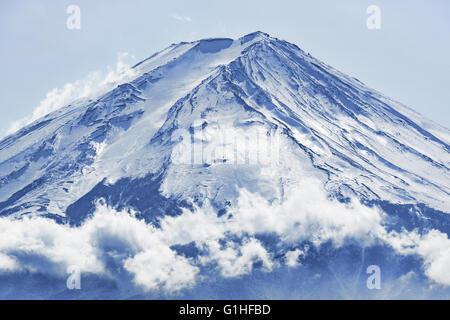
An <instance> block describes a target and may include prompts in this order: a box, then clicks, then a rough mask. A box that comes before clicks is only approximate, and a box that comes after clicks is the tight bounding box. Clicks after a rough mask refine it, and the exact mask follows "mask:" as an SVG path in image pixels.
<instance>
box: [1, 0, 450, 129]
mask: <svg viewBox="0 0 450 320" xmlns="http://www.w3.org/2000/svg"><path fill="white" fill-rule="evenodd" d="M70 4H76V5H78V6H79V7H80V8H81V29H80V30H69V29H68V28H67V27H66V20H67V18H68V16H69V15H68V14H67V13H66V9H67V7H68V5H70ZM372 4H375V5H378V6H379V7H380V8H381V30H369V29H367V27H366V19H367V17H368V15H367V14H366V9H367V7H368V6H369V5H372ZM256 30H261V31H264V32H267V33H269V34H270V35H272V36H275V37H278V38H282V39H284V40H288V41H290V42H293V43H296V44H297V45H298V46H300V47H301V48H302V49H304V50H305V51H308V52H310V53H311V54H312V55H313V56H315V57H317V58H319V59H321V60H322V61H324V62H326V63H328V64H330V65H332V66H334V67H336V68H337V69H339V70H341V71H343V72H345V73H347V74H349V75H351V76H354V77H356V78H358V79H359V80H361V81H362V82H364V83H366V84H367V85H369V86H370V87H372V88H374V89H377V90H379V91H381V92H382V93H384V94H386V95H388V96H390V97H392V98H394V99H396V100H398V101H400V102H403V103H404V104H406V105H408V106H410V107H411V108H413V109H415V110H416V111H418V112H420V113H422V114H423V115H425V116H427V117H428V118H431V119H433V120H435V121H436V122H438V123H440V124H442V125H445V126H446V127H450V102H449V101H450V80H449V77H450V1H447V0H433V1H425V0H423V1H418V0H417V1H411V0H409V1H408V0H404V1H400V0H397V1H392V0H384V1H380V0H378V1H377V0H371V1H365V0H358V1H356V0H355V1H350V0H348V1H344V0H343V1H336V0H327V1H325V0H322V1H320V0H319V1H318V0H315V1H298V0H297V1H281V0H278V1H261V0H258V1H249V0H227V1H211V0H210V1H206V0H205V1H195V0H190V1H169V0H167V1H143V0H115V1H114V0H71V1H65V0H59V1H55V0H46V1H44V0H26V1H25V0H1V1H0V39H1V50H0V67H1V72H2V73H1V77H0V82H1V83H0V88H1V91H0V108H1V120H0V132H1V131H4V130H5V129H7V128H8V127H9V126H10V124H11V123H12V122H13V121H14V120H18V119H20V118H23V117H26V116H29V114H30V113H31V112H32V111H33V110H34V109H35V108H36V106H37V105H39V102H40V101H41V100H42V99H43V98H44V97H45V95H46V93H47V92H49V91H50V90H51V89H53V88H60V87H62V86H64V84H66V83H70V82H74V81H76V80H79V79H83V78H85V77H86V76H87V74H88V73H89V72H91V71H96V70H106V68H107V66H113V65H114V64H115V63H116V60H117V55H118V53H120V52H128V53H130V54H131V55H133V56H134V57H136V61H130V63H131V62H137V61H139V60H142V59H144V58H146V57H147V56H150V55H151V54H152V53H154V52H155V51H157V50H161V49H163V48H165V47H167V46H168V45H170V44H171V43H174V42H180V41H191V40H196V39H199V38H205V37H232V38H236V37H240V36H242V35H244V34H247V33H250V32H253V31H256Z"/></svg>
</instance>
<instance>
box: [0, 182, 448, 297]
mask: <svg viewBox="0 0 450 320" xmlns="http://www.w3.org/2000/svg"><path fill="white" fill-rule="evenodd" d="M320 190H323V189H322V188H321V186H320V183H319V182H318V181H315V180H311V179H306V180H304V181H303V183H302V184H300V185H298V186H297V187H296V188H295V189H293V190H291V193H290V197H288V200H287V201H285V202H284V203H282V204H275V203H274V204H269V203H268V202H267V201H266V200H264V199H263V198H261V197H260V196H258V195H255V194H251V193H249V192H247V191H245V190H242V193H241V196H240V198H239V201H238V205H237V207H236V208H233V209H231V210H230V212H229V213H228V214H225V215H222V216H220V217H218V216H217V214H216V212H215V211H214V210H213V209H212V208H211V207H210V206H209V205H208V204H205V205H204V206H203V207H202V208H196V210H194V212H190V211H187V210H185V211H184V212H183V214H181V215H179V216H176V217H170V216H166V217H164V218H162V219H161V221H160V227H158V228H157V227H155V226H153V225H151V224H146V223H145V222H144V221H142V220H137V219H136V218H135V217H134V214H133V213H131V214H130V213H128V212H126V211H124V212H116V211H115V210H113V209H111V208H108V207H105V206H99V207H98V208H97V210H96V212H95V213H94V215H93V217H92V218H90V219H88V220H86V221H85V222H84V224H83V225H81V226H80V227H69V226H68V225H60V224H57V223H55V222H54V221H53V220H49V219H44V218H25V219H23V220H11V219H9V218H0V233H1V234H2V235H4V236H2V237H1V238H0V271H2V272H12V271H14V270H16V271H17V270H24V269H25V270H30V271H32V272H42V273H46V274H53V275H54V276H55V277H64V276H66V274H65V270H66V269H67V266H69V265H77V266H78V267H80V269H81V271H82V272H84V273H95V274H99V275H103V276H105V277H109V278H113V279H114V278H115V277H120V276H121V274H123V273H128V274H129V275H131V277H132V279H133V282H134V285H135V286H136V287H139V288H141V289H142V290H144V291H151V290H163V291H165V292H169V293H171V292H177V291H179V290H182V289H184V288H189V287H192V286H194V285H196V284H197V283H198V281H200V279H203V276H202V274H201V270H202V268H204V267H208V268H210V267H212V268H213V270H216V271H217V273H218V274H220V275H221V276H222V277H224V278H232V277H238V276H241V275H245V274H250V273H251V272H252V271H253V270H254V268H255V263H257V265H258V267H259V268H261V269H262V270H263V271H266V272H269V271H271V270H273V269H274V268H277V267H278V266H279V264H280V263H283V262H284V263H285V264H286V265H287V266H288V267H296V266H299V261H298V260H299V257H300V256H305V255H307V251H306V250H300V249H296V250H290V251H289V250H288V249H286V252H284V259H282V260H281V261H275V259H274V257H273V253H272V252H270V251H269V250H268V249H267V248H265V247H264V245H263V243H262V242H261V241H259V240H258V239H257V236H258V235H261V234H273V235H276V236H277V237H278V238H279V239H280V243H279V245H280V246H279V248H283V245H286V246H284V247H286V248H287V247H292V246H291V245H292V244H299V243H301V242H302V241H304V240H310V241H312V242H313V243H314V244H315V245H320V244H321V243H324V242H326V241H332V242H333V243H334V245H335V246H337V247H338V246H341V245H343V244H344V243H345V242H346V240H347V239H356V240H357V241H358V242H359V243H361V245H370V244H373V243H374V242H375V241H382V242H384V243H387V244H389V245H390V246H392V247H393V248H394V249H395V250H396V251H397V252H398V253H399V254H417V255H419V256H421V257H422V258H423V260H424V271H425V274H426V275H427V276H428V277H429V278H430V279H431V280H433V281H435V282H437V283H440V284H444V285H450V277H449V273H448V272H447V271H448V267H447V266H448V265H449V263H450V249H449V248H450V240H449V239H448V237H447V235H445V234H443V233H441V232H439V231H436V230H433V231H430V232H429V233H427V234H425V235H419V234H418V233H417V232H406V231H403V232H400V233H398V232H388V231H387V230H386V229H385V228H384V227H383V213H382V212H381V211H380V210H378V209H376V208H368V207H365V206H363V205H361V204H360V203H359V202H357V201H353V202H352V203H350V204H343V203H339V202H336V201H330V200H329V199H327V198H326V195H325V192H322V191H320ZM189 243H194V244H195V246H196V247H197V248H198V249H199V252H200V254H199V256H198V257H197V258H195V259H194V258H186V257H184V256H182V255H180V254H177V252H176V251H174V250H172V246H173V245H186V244H189ZM108 259H113V260H114V261H115V263H114V265H116V266H120V268H121V270H123V272H122V273H121V272H117V270H111V269H109V267H108V263H106V261H107V260H108ZM118 280H120V279H118Z"/></svg>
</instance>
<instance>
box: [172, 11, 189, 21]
mask: <svg viewBox="0 0 450 320" xmlns="http://www.w3.org/2000/svg"><path fill="white" fill-rule="evenodd" d="M170 17H171V18H172V19H175V20H178V21H181V22H192V18H191V17H189V16H185V15H180V14H178V13H172V14H171V15H170Z"/></svg>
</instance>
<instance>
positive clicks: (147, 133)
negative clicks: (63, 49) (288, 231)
mask: <svg viewBox="0 0 450 320" xmlns="http://www.w3.org/2000/svg"><path fill="white" fill-rule="evenodd" d="M134 69H135V72H136V74H137V76H136V78H135V79H134V80H132V81H130V82H128V83H124V84H122V85H119V86H118V87H117V88H116V89H114V90H112V91H111V92H108V93H106V94H103V95H101V96H99V97H92V98H90V99H85V100H81V101H77V102H75V103H73V104H71V105H69V106H65V107H63V108H61V109H59V110H58V111H56V112H53V113H51V114H49V115H47V116H45V117H44V118H43V119H40V120H38V121H36V122H35V123H33V124H31V125H29V126H27V127H25V128H24V129H22V130H20V131H19V132H17V133H16V134H13V135H11V136H9V137H7V138H6V139H4V140H3V141H1V142H0V150H1V153H0V214H1V215H3V216H6V215H8V216H10V215H12V216H21V215H30V214H31V215H45V216H51V217H53V218H55V219H57V220H58V221H69V222H71V223H75V224H79V223H81V222H82V221H83V219H84V218H85V217H86V216H88V215H89V214H90V213H92V211H93V209H94V203H95V200H96V199H99V198H105V199H107V201H108V203H110V204H112V205H114V206H116V207H119V208H124V207H133V208H136V209H139V210H140V212H141V213H142V215H143V216H144V217H145V218H146V219H149V220H152V219H153V217H154V216H158V215H164V214H177V212H179V207H186V206H187V207H191V206H192V205H193V204H195V203H197V204H201V203H203V201H204V200H205V199H209V200H211V201H212V202H213V203H214V205H215V207H216V208H217V210H219V211H220V210H222V211H220V212H223V210H226V208H227V207H229V206H232V205H233V204H234V203H235V202H234V201H235V200H236V198H237V196H238V194H239V190H240V189H242V188H245V189H247V190H250V191H252V192H256V193H259V194H261V195H262V196H263V197H264V198H266V199H268V200H270V201H281V202H282V201H283V194H284V193H285V192H286V190H287V189H289V187H290V185H292V184H295V183H296V182H298V181H300V180H302V179H303V178H304V177H305V176H315V177H318V178H319V179H320V180H321V181H322V182H323V186H324V188H325V189H326V190H327V192H328V193H329V195H330V196H331V197H337V198H338V199H340V200H342V201H345V200H346V199H347V198H348V197H353V196H356V197H358V198H360V199H361V200H362V201H367V202H370V201H387V202H389V203H392V204H413V205H416V204H423V205H425V206H427V207H429V208H433V209H435V210H439V211H443V212H448V208H450V196H449V195H450V194H449V193H450V185H449V183H448V182H449V181H450V170H449V166H450V154H449V150H450V147H449V144H448V143H449V140H448V139H449V138H448V137H449V136H450V134H449V130H447V129H445V128H442V127H440V126H439V125H437V124H434V123H432V122H431V121H428V120H426V119H424V118H423V117H421V116H420V115H418V114H415V113H414V112H413V111H412V110H409V109H407V108H406V107H404V106H402V105H400V104H399V103H397V102H394V101H392V100H390V99H388V98H386V97H383V96H382V95H381V94H379V93H377V92H375V91H373V90H371V89H369V88H367V87H366V86H364V85H363V84H362V83H360V82H359V81H358V80H356V79H353V78H350V77H348V76H346V75H344V74H342V73H340V72H338V71H336V70H334V69H333V68H331V67H329V66H327V65H326V64H324V63H322V62H320V61H318V60H317V59H315V58H313V57H311V56H310V55H309V54H307V53H305V52H303V51H302V50H301V49H299V48H298V47H296V46H295V45H292V44H290V43H288V42H285V41H281V40H278V39H275V38H272V37H270V36H269V35H267V34H264V33H261V32H257V33H254V34H250V35H247V36H245V37H242V38H240V39H238V40H231V39H206V40H200V41H196V42H192V43H180V44H177V45H172V46H170V47H169V48H167V49H165V50H163V51H161V52H159V53H157V54H155V55H153V56H152V57H150V58H148V59H146V60H144V61H142V62H141V63H139V64H138V65H136V66H135V67H134ZM183 130H184V131H183ZM183 138H184V139H183ZM263 138H264V139H263ZM258 143H259V144H258ZM236 146H241V147H240V148H237V147H236ZM253 153H254V154H255V155H256V157H254V158H252V154H253ZM180 159H181V160H180ZM269 160H270V161H269Z"/></svg>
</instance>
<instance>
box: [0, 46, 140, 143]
mask: <svg viewBox="0 0 450 320" xmlns="http://www.w3.org/2000/svg"><path fill="white" fill-rule="evenodd" d="M129 58H131V59H132V60H133V59H134V57H132V56H130V54H128V53H119V54H118V56H117V62H116V64H115V66H114V67H107V70H106V71H93V72H90V73H89V74H88V75H87V76H86V78H84V79H81V80H76V81H74V82H70V83H66V84H65V85H64V86H63V87H62V88H53V89H52V90H50V91H49V92H47V94H46V95H45V98H44V99H43V100H42V101H41V102H40V103H39V105H38V106H37V107H36V108H35V109H34V110H33V112H32V113H31V115H30V116H27V117H25V118H23V119H20V120H17V121H15V122H13V123H12V124H11V125H10V127H9V128H8V129H7V130H6V132H5V135H9V134H12V133H14V132H16V131H17V130H19V129H21V128H22V127H24V126H26V125H28V124H30V123H32V122H34V121H36V120H38V119H39V118H41V117H43V116H45V115H46V114H48V113H50V112H52V111H55V110H57V109H59V108H61V107H63V106H65V105H68V104H69V103H72V102H74V101H76V100H78V99H82V98H86V97H88V96H95V95H100V94H102V93H105V92H107V91H109V90H111V89H112V88H114V86H116V85H117V84H120V83H121V82H124V81H127V80H129V79H131V78H132V77H133V75H135V70H133V69H131V68H130V65H129V64H127V63H126V60H127V59H129Z"/></svg>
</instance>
